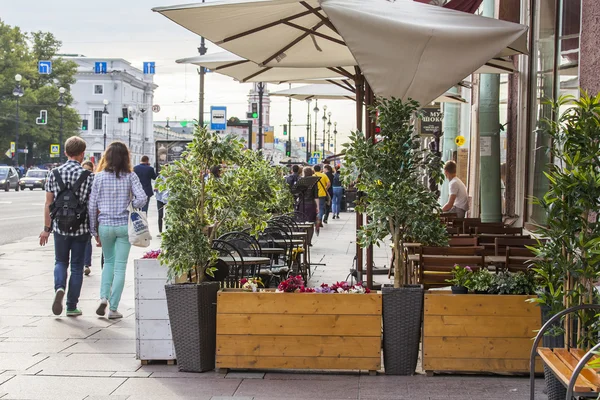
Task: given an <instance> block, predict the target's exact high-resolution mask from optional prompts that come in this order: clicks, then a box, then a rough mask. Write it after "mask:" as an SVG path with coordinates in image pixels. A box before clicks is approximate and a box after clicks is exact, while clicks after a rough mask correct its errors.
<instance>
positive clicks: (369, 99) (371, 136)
mask: <svg viewBox="0 0 600 400" xmlns="http://www.w3.org/2000/svg"><path fill="white" fill-rule="evenodd" d="M373 104H375V96H374V94H373V90H372V89H371V86H370V85H369V83H368V82H367V81H366V80H365V118H366V121H365V122H366V124H365V131H366V137H367V140H370V141H371V142H374V141H375V121H374V120H373V119H372V118H371V117H370V115H369V110H368V107H369V106H372V105H373ZM368 222H370V218H369V216H368V215H367V223H368ZM367 287H368V288H369V289H373V245H370V246H369V247H367Z"/></svg>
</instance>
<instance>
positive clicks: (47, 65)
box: [38, 61, 52, 75]
mask: <svg viewBox="0 0 600 400" xmlns="http://www.w3.org/2000/svg"><path fill="white" fill-rule="evenodd" d="M38 72H39V73H40V74H42V75H49V74H51V73H52V61H38Z"/></svg>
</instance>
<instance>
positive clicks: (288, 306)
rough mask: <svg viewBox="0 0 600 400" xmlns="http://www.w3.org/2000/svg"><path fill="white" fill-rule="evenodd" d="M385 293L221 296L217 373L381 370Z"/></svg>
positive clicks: (233, 293)
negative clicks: (260, 370) (230, 371)
mask: <svg viewBox="0 0 600 400" xmlns="http://www.w3.org/2000/svg"><path fill="white" fill-rule="evenodd" d="M381 308H382V307H381V294H319V293H275V292H259V293H251V292H242V291H240V290H236V289H226V290H222V291H220V292H219V293H218V297H217V368H220V369H229V368H234V369H343V370H369V371H376V370H378V369H380V368H381Z"/></svg>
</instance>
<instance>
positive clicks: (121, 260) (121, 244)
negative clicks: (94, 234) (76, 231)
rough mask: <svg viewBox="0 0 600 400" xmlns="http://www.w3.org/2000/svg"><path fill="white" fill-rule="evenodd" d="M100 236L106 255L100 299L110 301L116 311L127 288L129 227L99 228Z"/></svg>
mask: <svg viewBox="0 0 600 400" xmlns="http://www.w3.org/2000/svg"><path fill="white" fill-rule="evenodd" d="M98 235H99V236H100V242H101V243H102V253H103V254H104V268H103V269H102V282H101V283H100V298H101V299H108V304H109V306H110V309H111V310H113V311H116V310H117V308H118V307H119V302H120V301H121V294H122V293H123V287H124V286H125V270H126V268H127V259H128V258H129V250H130V249H131V244H129V234H128V232H127V225H123V226H107V225H100V226H99V227H98Z"/></svg>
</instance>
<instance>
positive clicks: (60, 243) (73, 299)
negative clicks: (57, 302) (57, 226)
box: [54, 232, 90, 310]
mask: <svg viewBox="0 0 600 400" xmlns="http://www.w3.org/2000/svg"><path fill="white" fill-rule="evenodd" d="M89 243H90V234H89V233H86V234H85V235H81V236H63V235H60V234H58V233H56V232H55V233H54V259H55V264H54V290H58V289H67V275H68V273H67V270H68V269H69V260H70V262H71V277H70V278H69V288H68V290H67V310H74V309H76V308H77V303H78V302H79V295H80V294H81V284H82V283H83V259H84V257H85V246H86V244H89Z"/></svg>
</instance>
